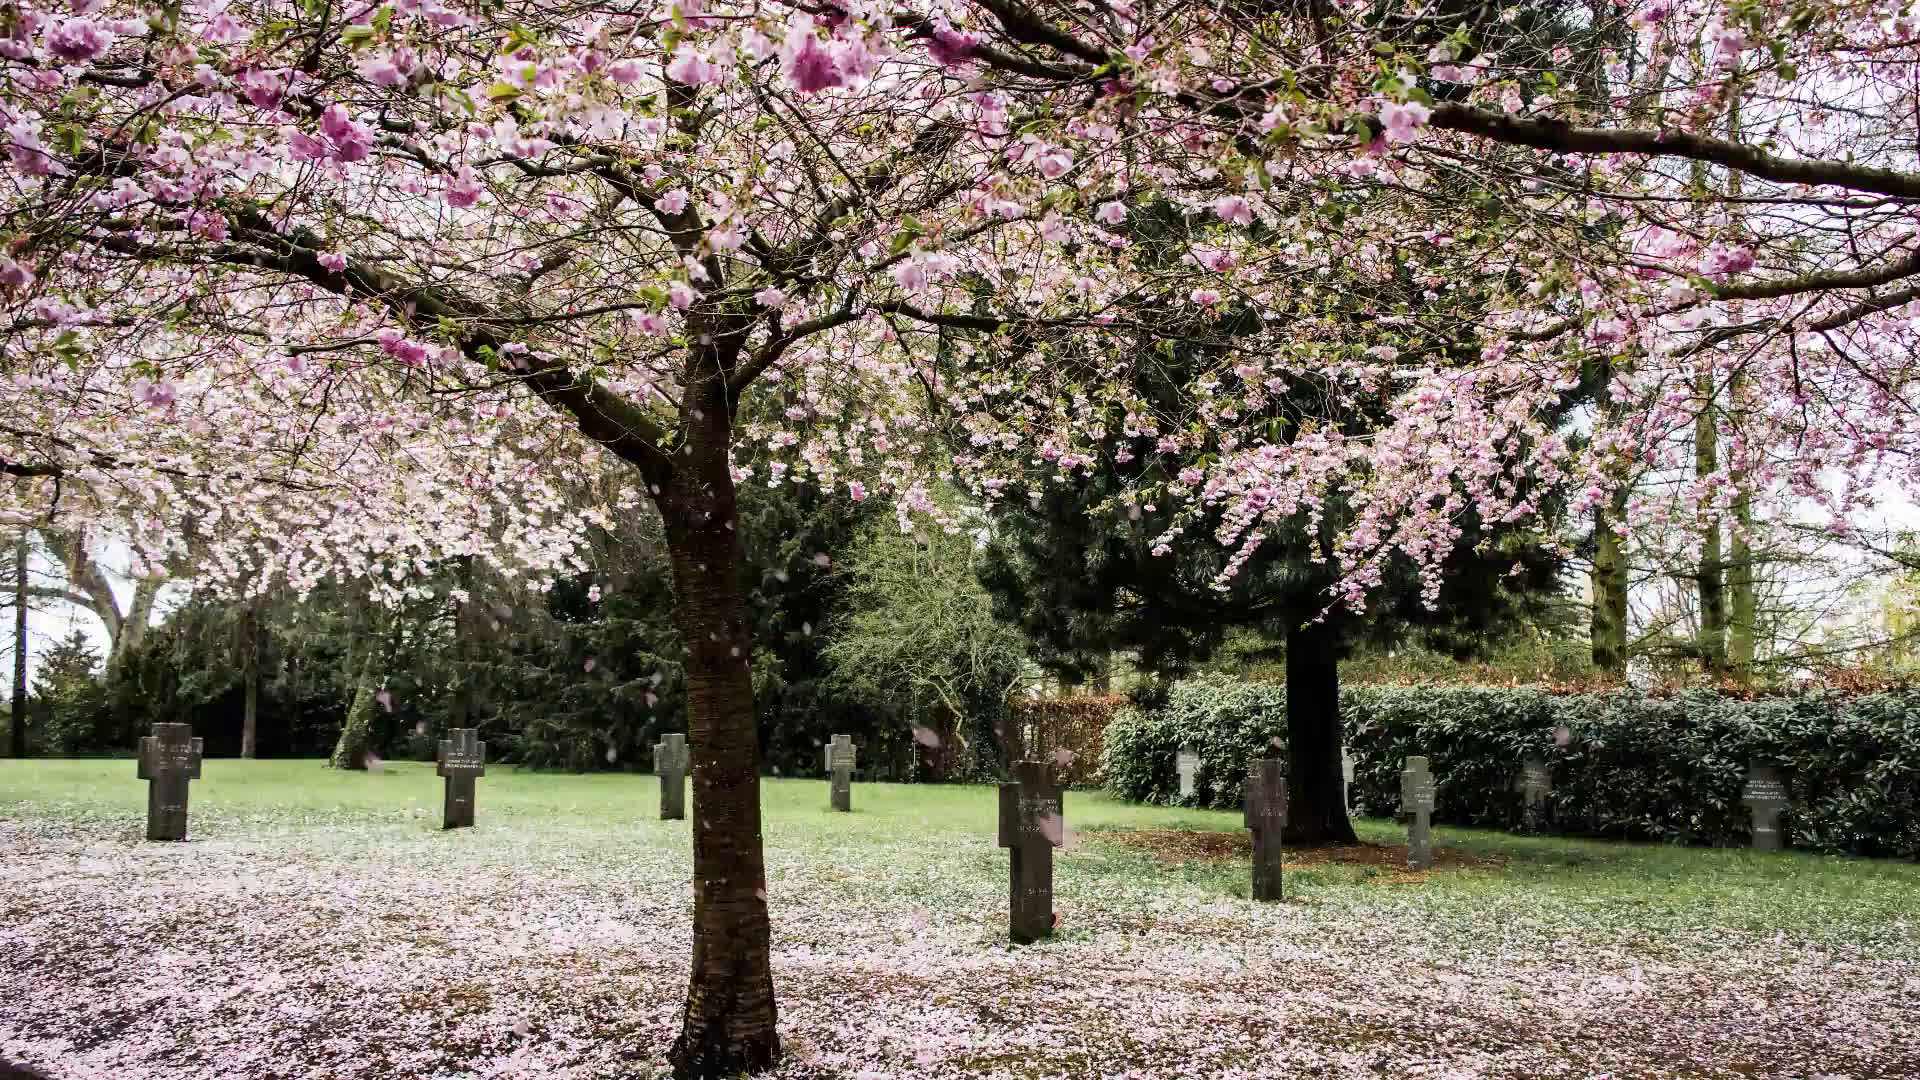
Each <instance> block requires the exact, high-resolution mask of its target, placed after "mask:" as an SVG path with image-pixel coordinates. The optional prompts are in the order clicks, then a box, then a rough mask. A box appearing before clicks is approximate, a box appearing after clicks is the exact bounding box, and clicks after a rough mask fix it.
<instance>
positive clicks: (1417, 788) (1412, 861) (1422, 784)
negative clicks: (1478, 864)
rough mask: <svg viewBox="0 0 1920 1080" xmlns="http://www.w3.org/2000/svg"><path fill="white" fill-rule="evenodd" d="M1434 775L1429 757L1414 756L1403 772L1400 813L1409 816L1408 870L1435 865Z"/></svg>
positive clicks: (1401, 774) (1401, 777) (1409, 759)
mask: <svg viewBox="0 0 1920 1080" xmlns="http://www.w3.org/2000/svg"><path fill="white" fill-rule="evenodd" d="M1433 795H1434V788H1433V774H1432V773H1430V772H1428V771H1427V759H1426V758H1424V757H1410V758H1408V759H1407V764H1406V768H1405V769H1404V770H1403V771H1402V772H1401V773H1400V813H1401V815H1402V816H1403V817H1405V818H1406V819H1407V869H1409V870H1425V869H1426V868H1427V867H1429V866H1432V865H1433Z"/></svg>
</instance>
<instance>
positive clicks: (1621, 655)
mask: <svg viewBox="0 0 1920 1080" xmlns="http://www.w3.org/2000/svg"><path fill="white" fill-rule="evenodd" d="M1626 502H1627V496H1626V491H1625V490H1624V489H1623V490H1621V491H1620V492H1618V493H1617V494H1616V495H1615V496H1614V497H1613V500H1612V502H1611V503H1610V504H1609V505H1608V506H1606V507H1597V508H1595V510H1594V512H1593V573H1592V577H1591V585H1592V589H1593V621H1592V624H1591V627H1590V630H1589V634H1590V637H1591V640H1592V642H1593V666H1594V667H1596V668H1598V669H1600V671H1601V673H1602V674H1605V675H1610V676H1612V677H1613V678H1616V679H1625V678H1626V677H1627V552H1626V544H1625V543H1624V542H1623V541H1622V540H1621V539H1620V537H1619V534H1617V533H1615V532H1614V531H1613V528H1614V522H1616V521H1618V520H1620V519H1621V518H1623V517H1625V516H1626V509H1627V507H1626Z"/></svg>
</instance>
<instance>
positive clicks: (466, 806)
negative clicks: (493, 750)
mask: <svg viewBox="0 0 1920 1080" xmlns="http://www.w3.org/2000/svg"><path fill="white" fill-rule="evenodd" d="M435 757H436V758H437V759H438V760H439V763H440V764H439V767H438V768H436V769H434V772H436V773H438V774H440V775H441V776H442V777H445V778H446V785H445V786H446V807H445V809H444V810H443V811H442V813H441V816H440V827H441V828H443V829H461V828H466V827H468V826H471V825H472V824H473V780H474V777H476V776H485V775H486V774H487V744H486V743H484V742H481V741H480V729H479V728H470V727H457V728H448V729H447V737H446V738H444V739H441V740H440V752H439V753H438V754H436V755H435Z"/></svg>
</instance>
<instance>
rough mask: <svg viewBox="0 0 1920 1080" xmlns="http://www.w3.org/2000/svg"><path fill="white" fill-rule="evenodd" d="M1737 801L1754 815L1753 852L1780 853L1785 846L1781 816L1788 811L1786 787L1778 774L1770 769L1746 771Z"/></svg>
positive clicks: (1750, 768)
mask: <svg viewBox="0 0 1920 1080" xmlns="http://www.w3.org/2000/svg"><path fill="white" fill-rule="evenodd" d="M1740 801H1741V802H1743V803H1746V804H1747V808H1748V809H1749V810H1751V811H1753V847H1754V850H1755V851H1779V850H1780V849H1781V848H1783V847H1785V846H1786V834H1785V833H1783V832H1782V831H1781V829H1780V813H1781V811H1783V810H1785V809H1786V808H1787V784H1786V781H1784V780H1782V779H1781V778H1780V770H1778V769H1776V768H1774V767H1773V766H1771V765H1753V766H1751V767H1749V768H1748V769H1747V786H1746V788H1745V790H1743V791H1741V793H1740Z"/></svg>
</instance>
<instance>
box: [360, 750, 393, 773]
mask: <svg viewBox="0 0 1920 1080" xmlns="http://www.w3.org/2000/svg"><path fill="white" fill-rule="evenodd" d="M362 760H364V761H365V762H366V763H367V771H368V772H383V771H385V770H386V767H387V763H386V762H384V761H381V760H380V755H378V754H376V753H374V752H373V751H371V750H369V751H367V753H366V756H365V758H363V759H362Z"/></svg>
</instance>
